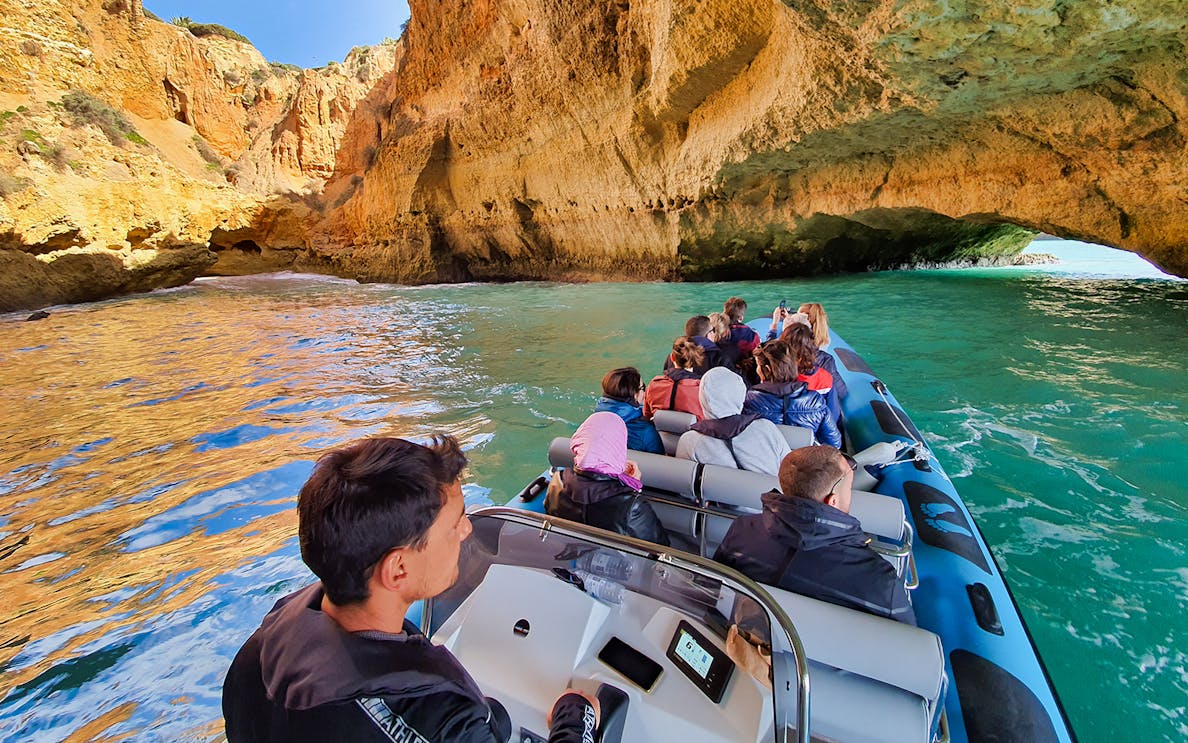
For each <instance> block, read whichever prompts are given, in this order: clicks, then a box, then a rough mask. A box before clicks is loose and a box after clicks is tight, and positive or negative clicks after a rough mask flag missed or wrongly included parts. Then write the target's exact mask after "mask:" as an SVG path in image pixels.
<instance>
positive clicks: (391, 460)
mask: <svg viewBox="0 0 1188 743" xmlns="http://www.w3.org/2000/svg"><path fill="white" fill-rule="evenodd" d="M465 467H466V455H465V454H463V453H462V449H461V448H460V447H459V446H458V442H457V440H455V439H454V438H453V437H452V436H438V437H435V438H434V440H433V442H432V443H431V444H430V445H428V446H422V445H420V444H414V443H413V442H411V441H405V440H404V439H396V438H374V439H363V440H362V441H356V442H354V443H352V444H349V445H347V446H345V447H343V448H341V449H335V450H333V451H330V452H328V453H326V454H325V455H323V456H322V457H321V458H320V459H318V463H317V464H316V465H315V466H314V470H313V473H312V474H311V475H310V476H309V479H308V480H307V481H306V482H305V485H303V486H302V488H301V493H300V495H298V496H297V524H298V526H297V532H298V535H299V538H300V542H301V559H302V560H304V561H305V564H306V565H308V566H309V569H310V570H312V571H313V572H314V575H316V576H318V578H320V579H321V581H322V587H323V589H324V590H325V592H326V597H327V598H328V599H330V601H331V602H332V603H334V604H337V605H339V606H345V605H347V604H353V603H357V602H360V601H363V600H365V599H366V598H367V597H368V588H367V582H368V580H369V579H370V577H371V574H372V571H373V570H374V568H375V565H376V563H377V562H379V560H380V558H382V557H383V556H384V554H385V553H387V552H388V551H390V550H393V549H396V548H398V547H411V548H412V549H418V550H419V549H422V548H423V547H424V546H425V537H426V534H427V532H428V531H429V527H430V526H431V525H432V524H433V522H434V520H435V519H437V515H438V513H440V512H441V508H442V506H443V505H445V500H446V490H445V489H446V487H448V486H449V485H450V484H451V483H453V482H455V481H456V480H457V479H458V478H459V477H460V476H461V474H462V470H463V468H465Z"/></svg>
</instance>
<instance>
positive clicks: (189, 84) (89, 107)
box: [0, 0, 399, 310]
mask: <svg viewBox="0 0 1188 743" xmlns="http://www.w3.org/2000/svg"><path fill="white" fill-rule="evenodd" d="M398 55H399V50H398V48H397V47H396V45H394V44H390V45H389V44H385V45H380V46H377V47H370V48H369V47H360V48H356V49H355V50H354V51H352V53H351V54H350V55H349V56H348V57H347V59H346V60H344V61H343V62H342V63H341V64H338V63H331V64H330V65H328V66H327V67H325V68H322V69H318V70H300V69H298V68H295V67H292V66H288V65H278V64H270V63H269V62H268V61H266V60H265V59H264V58H263V57H262V56H261V55H260V53H259V52H258V51H256V49H255V48H253V47H252V46H251V45H250V44H247V43H243V42H241V41H237V40H234V39H231V38H226V37H224V36H221V35H217V34H215V35H208V36H203V37H201V38H198V37H196V36H195V35H193V34H192V33H191V32H190V31H188V30H187V29H185V28H179V27H177V26H174V25H172V24H168V23H164V22H161V21H158V20H153V19H151V18H148V17H146V16H145V15H144V12H143V9H142V8H141V6H140V4H139V2H137V1H136V0H82V1H77V0H76V1H74V2H70V1H68V0H38V1H37V2H32V1H30V0H0V196H2V197H3V198H2V199H0V310H5V309H17V308H28V307H38V306H45V305H48V304H53V303H59V302H76V301H85V300H91V299H98V298H102V297H106V296H112V295H116V294H122V293H127V292H134V291H146V290H148V289H152V288H156V287H162V286H173V285H177V284H182V283H186V282H188V281H190V280H192V279H193V278H195V277H197V276H200V275H203V274H210V273H237V272H242V271H244V270H250V271H257V270H277V269H281V268H301V267H309V268H311V269H313V270H329V269H327V268H325V265H324V262H323V261H322V260H321V259H320V258H318V257H317V256H315V255H313V254H311V253H310V252H309V251H308V250H307V233H308V231H309V223H310V219H311V215H318V214H319V212H318V209H319V208H320V205H319V204H318V203H317V195H318V194H320V192H321V190H322V186H323V184H324V183H325V182H326V180H327V179H328V178H329V177H330V176H331V175H333V174H334V172H335V166H336V163H337V162H338V154H337V153H338V150H339V148H340V145H341V143H342V141H343V140H344V137H345V136H346V134H347V127H348V124H349V123H350V120H351V117H352V115H353V114H354V112H355V108H356V104H357V103H358V102H359V101H360V100H361V99H363V98H365V96H366V95H367V94H368V93H369V92H370V91H371V90H372V89H373V88H374V87H375V82H376V81H377V80H379V79H381V78H382V77H383V76H384V75H385V74H387V73H388V72H390V71H391V70H392V69H393V67H394V65H395V63H396V59H397V57H398ZM364 139H365V138H360V137H358V136H356V137H355V138H354V139H353V140H351V141H352V142H353V143H354V144H355V145H356V146H362V144H361V143H362V142H363V140H364ZM245 258H246V259H247V262H246V263H245Z"/></svg>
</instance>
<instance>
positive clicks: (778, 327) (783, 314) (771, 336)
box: [767, 307, 812, 341]
mask: <svg viewBox="0 0 1188 743" xmlns="http://www.w3.org/2000/svg"><path fill="white" fill-rule="evenodd" d="M791 323H799V324H801V325H805V326H807V327H812V324H811V323H810V322H809V317H808V315H806V314H804V313H803V312H793V311H792V310H790V309H788V308H787V307H776V308H775V309H774V310H772V311H771V327H770V328H768V329H767V340H769V341H774V340H776V339H777V338H779V337H780V333H781V332H783V331H784V330H787V329H788V328H789V327H790V326H791Z"/></svg>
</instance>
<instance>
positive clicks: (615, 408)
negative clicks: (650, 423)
mask: <svg viewBox="0 0 1188 743" xmlns="http://www.w3.org/2000/svg"><path fill="white" fill-rule="evenodd" d="M594 412H595V413H603V412H606V413H614V414H615V415H617V416H619V417H620V418H622V419H623V422H624V423H630V422H631V421H633V420H636V419H637V418H642V417H643V408H641V407H640V406H639V404H638V403H636V402H634V401H632V402H624V401H622V400H616V399H615V398H613V397H607V396H606V395H603V396H602V397H600V398H598V404H597V405H595V406H594Z"/></svg>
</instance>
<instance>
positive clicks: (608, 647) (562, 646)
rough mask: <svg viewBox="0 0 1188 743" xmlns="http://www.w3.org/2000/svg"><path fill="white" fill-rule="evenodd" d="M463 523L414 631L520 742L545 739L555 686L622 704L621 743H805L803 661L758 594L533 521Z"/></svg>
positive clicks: (697, 564) (627, 541) (732, 575)
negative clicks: (441, 648)
mask: <svg viewBox="0 0 1188 743" xmlns="http://www.w3.org/2000/svg"><path fill="white" fill-rule="evenodd" d="M471 522H472V524H473V526H474V531H473V533H472V534H471V536H470V537H469V539H468V540H467V541H466V542H465V543H464V544H463V546H462V554H461V559H460V561H459V577H458V580H457V582H456V583H455V585H454V586H453V587H452V588H450V589H449V590H447V591H446V592H445V593H443V594H441V595H440V596H438V597H437V598H436V599H434V600H433V601H432V602H429V603H428V604H427V605H426V607H425V611H424V612H423V614H422V625H423V629H424V630H425V632H426V634H427V635H429V636H430V637H432V638H433V640H434V642H438V643H441V644H444V645H446V646H448V647H450V649H451V650H452V651H453V652H454V654H455V655H457V656H458V658H459V659H460V660H461V662H462V663H463V665H464V666H466V668H467V669H468V670H469V671H470V672H471V674H472V675H473V676H474V677H475V679H476V680H477V681H478V682H479V684H480V686H481V687H482V688H483V691H484V693H486V694H488V695H489V696H492V697H494V698H495V699H498V700H499V701H500V702H501V703H502V704H503V705H504V706H505V707H506V708H507V709H508V711H509V714H510V715H511V718H512V721H513V724H514V726H515V727H516V729H521V728H522V731H521V732H522V733H523V732H534V731H535V733H540V732H541V728H543V725H544V717H545V715H547V713H548V710H549V709H550V708H551V704H552V701H553V699H555V698H556V696H557V695H558V694H559V693H560V692H561V691H562V690H564V689H565V688H567V687H569V686H576V687H578V688H582V689H585V690H588V691H591V692H593V691H594V690H595V689H596V688H598V687H599V685H602V684H605V685H609V686H611V687H614V688H615V689H618V690H619V691H621V692H623V693H624V694H625V695H626V698H627V699H628V700H629V701H628V703H627V704H626V712H625V715H624V719H625V725H626V727H625V729H624V732H623V735H622V739H623V740H660V739H679V738H680V737H681V735H682V734H684V733H687V737H688V738H689V739H697V740H753V741H784V740H797V739H803V740H807V732H808V731H807V724H806V725H804V726H798V725H797V719H798V716H799V715H803V716H804V719H807V714H808V710H807V671H805V672H804V673H803V674H802V673H801V671H804V670H805V669H804V664H803V662H798V661H797V659H798V658H803V652H801V653H797V652H796V651H797V650H800V647H799V639H798V638H796V636H795V630H794V629H792V627H791V623H790V622H789V621H788V619H787V617H786V615H784V614H783V612H782V610H781V609H779V607H778V605H777V604H776V603H775V602H774V601H773V600H772V599H771V598H770V597H769V596H767V594H766V593H765V592H764V591H763V589H762V588H760V587H758V586H757V585H755V584H754V583H752V582H750V581H749V580H747V579H746V578H745V577H743V576H741V575H740V574H738V573H736V572H734V571H732V570H730V569H728V568H725V567H724V566H721V565H718V564H716V563H713V562H711V561H708V560H705V559H703V558H700V557H697V556H694V555H687V554H685V553H683V552H677V551H671V552H660V551H659V550H661V549H663V548H660V547H657V545H654V544H650V543H647V542H642V541H639V540H635V539H631V538H629V537H624V536H621V535H616V534H611V533H609V532H604V531H601V530H598V529H593V528H590V527H586V526H583V525H580V524H574V523H572V522H569V521H565V520H561V519H555V518H551V517H548V516H543V515H540V514H535V513H530V512H525V511H520V510H515V509H507V508H487V509H482V510H480V511H477V512H475V513H473V514H472V515H471ZM773 658H774V661H773ZM773 689H775V690H776V692H775V693H773ZM798 702H799V703H800V705H801V706H800V707H798ZM686 729H687V730H686ZM797 730H799V731H800V732H801V733H802V734H803V736H804V737H803V738H802V737H801V735H798V734H797ZM543 736H544V737H547V731H545V732H544V733H543ZM520 739H522V740H531V739H532V738H531V737H524V735H521V736H520Z"/></svg>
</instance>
